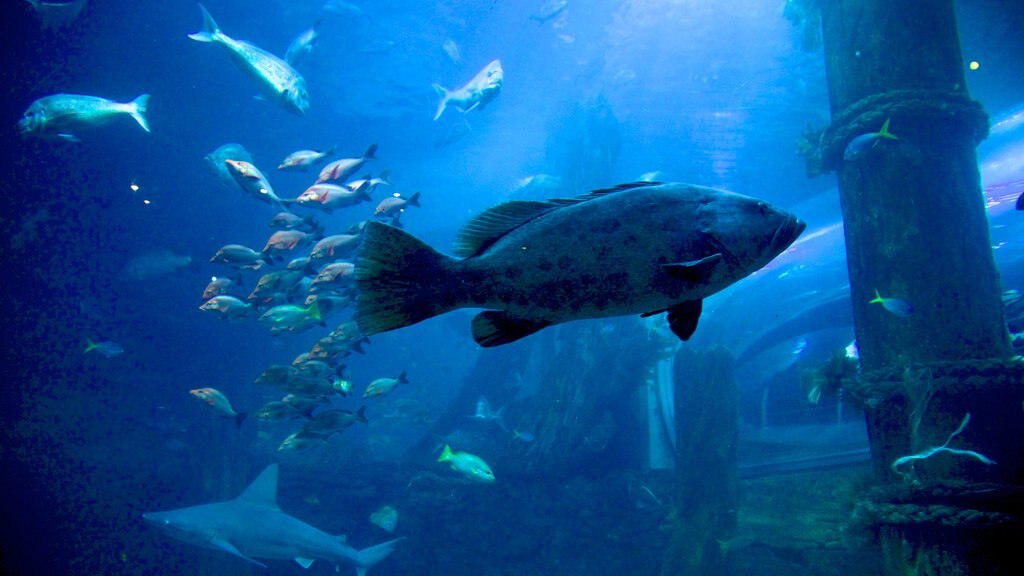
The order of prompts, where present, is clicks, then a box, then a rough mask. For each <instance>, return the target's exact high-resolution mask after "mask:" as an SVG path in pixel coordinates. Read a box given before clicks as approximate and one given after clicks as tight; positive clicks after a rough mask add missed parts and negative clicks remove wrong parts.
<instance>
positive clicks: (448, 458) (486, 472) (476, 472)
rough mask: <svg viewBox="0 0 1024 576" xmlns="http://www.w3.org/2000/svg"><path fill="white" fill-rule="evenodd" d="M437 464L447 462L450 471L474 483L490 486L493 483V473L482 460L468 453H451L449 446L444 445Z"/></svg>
mask: <svg viewBox="0 0 1024 576" xmlns="http://www.w3.org/2000/svg"><path fill="white" fill-rule="evenodd" d="M437 461H438V462H447V463H448V464H450V465H451V467H452V470H455V471H456V472H458V473H460V474H462V475H463V476H465V477H466V478H469V479H470V480H473V481H474V482H483V483H485V484H490V483H492V482H494V472H492V471H491V467H490V466H488V465H487V462H484V460H483V458H481V457H479V456H476V455H474V454H470V453H469V452H452V448H451V446H449V445H447V444H445V445H444V451H443V452H442V453H441V456H440V457H439V458H438V459H437Z"/></svg>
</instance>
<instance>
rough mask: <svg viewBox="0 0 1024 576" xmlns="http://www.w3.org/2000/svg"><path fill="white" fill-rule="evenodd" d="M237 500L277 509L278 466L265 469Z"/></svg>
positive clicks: (273, 465)
mask: <svg viewBox="0 0 1024 576" xmlns="http://www.w3.org/2000/svg"><path fill="white" fill-rule="evenodd" d="M235 500H238V501H240V502H246V503H249V504H261V505H263V506H268V507H270V508H277V464H271V465H270V466H267V467H266V468H264V469H263V472H260V475H259V476H257V477H256V479H255V480H253V481H252V484H249V487H248V488H246V489H245V490H244V491H243V492H242V493H241V494H239V496H238V498H235Z"/></svg>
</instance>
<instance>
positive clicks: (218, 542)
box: [210, 537, 267, 568]
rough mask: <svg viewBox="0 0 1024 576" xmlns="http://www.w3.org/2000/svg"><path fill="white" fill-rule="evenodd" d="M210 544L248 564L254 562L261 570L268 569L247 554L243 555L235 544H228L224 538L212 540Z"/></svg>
mask: <svg viewBox="0 0 1024 576" xmlns="http://www.w3.org/2000/svg"><path fill="white" fill-rule="evenodd" d="M210 544H212V545H213V547H214V548H217V549H218V550H223V551H225V552H227V553H228V554H231V555H232V556H238V557H239V558H241V559H242V560H245V561H247V562H252V563H253V564H255V565H257V566H259V567H260V568H266V567H267V565H266V564H264V563H262V562H260V561H259V560H253V559H252V558H249V557H248V556H246V555H245V554H242V553H241V552H240V551H239V550H238V548H235V545H234V544H232V543H231V542H228V541H227V540H225V539H223V538H219V537H215V538H213V539H212V540H210Z"/></svg>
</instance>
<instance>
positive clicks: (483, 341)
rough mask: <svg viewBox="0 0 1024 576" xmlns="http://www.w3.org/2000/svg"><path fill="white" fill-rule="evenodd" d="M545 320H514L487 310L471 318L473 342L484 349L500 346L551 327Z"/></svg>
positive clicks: (497, 312) (512, 317) (499, 312)
mask: <svg viewBox="0 0 1024 576" xmlns="http://www.w3.org/2000/svg"><path fill="white" fill-rule="evenodd" d="M551 324H553V323H552V322H548V321H546V320H528V319H526V318H516V317H515V316H510V315H509V314H508V313H507V312H501V311H498V310H488V311H486V312H481V313H479V314H477V315H476V316H474V317H473V340H476V343H477V344H479V345H481V346H483V347H484V348H491V347H493V346H501V345H502V344H508V343H509V342H515V341H516V340H519V339H520V338H525V337H527V336H529V335H530V334H533V333H534V332H536V331H538V330H540V329H542V328H546V327H548V326H551Z"/></svg>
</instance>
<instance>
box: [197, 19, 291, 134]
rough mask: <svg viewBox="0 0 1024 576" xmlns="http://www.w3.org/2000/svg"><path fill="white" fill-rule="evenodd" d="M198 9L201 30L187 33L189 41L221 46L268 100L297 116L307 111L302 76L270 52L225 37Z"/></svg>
mask: <svg viewBox="0 0 1024 576" xmlns="http://www.w3.org/2000/svg"><path fill="white" fill-rule="evenodd" d="M199 8H200V9H201V10H202V11H203V29H202V31H200V32H196V33H195V34H189V36H188V37H189V38H191V39H193V40H195V41H197V42H211V43H214V44H219V45H221V46H223V47H224V49H225V50H227V52H228V54H229V55H230V56H231V60H232V61H233V62H234V63H235V65H236V66H237V67H238V68H239V69H240V70H242V72H244V73H245V75H246V76H248V77H249V78H252V79H253V80H255V81H256V83H257V84H258V85H259V87H260V91H261V92H262V93H263V95H264V96H266V97H267V99H269V100H271V101H273V102H276V103H277V104H279V105H281V106H282V107H284V108H285V109H286V110H289V111H291V112H295V113H296V114H299V115H300V116H301V115H304V114H305V113H306V111H307V110H309V94H308V93H307V92H306V79H305V78H303V77H302V74H299V72H298V71H297V70H295V69H294V68H292V67H291V66H290V65H289V64H288V63H287V62H285V61H284V60H281V59H280V58H278V57H277V56H274V55H273V54H271V53H270V52H267V51H266V50H263V49H262V48H259V47H258V46H255V45H253V44H250V43H248V42H244V41H241V40H235V39H234V38H232V37H230V36H228V35H227V34H225V33H224V32H222V31H221V29H220V28H219V27H218V26H217V23H216V22H215V21H214V20H213V16H210V13H209V12H207V10H206V8H205V7H204V6H203V5H202V4H200V5H199Z"/></svg>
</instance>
